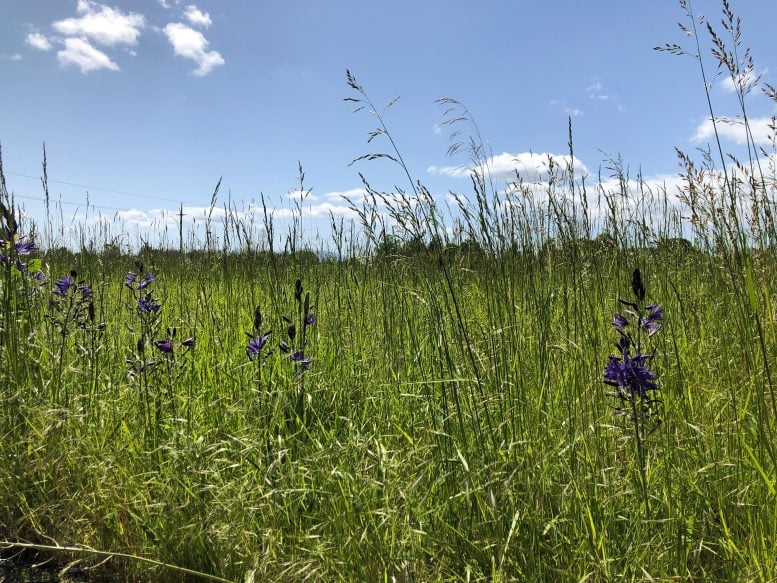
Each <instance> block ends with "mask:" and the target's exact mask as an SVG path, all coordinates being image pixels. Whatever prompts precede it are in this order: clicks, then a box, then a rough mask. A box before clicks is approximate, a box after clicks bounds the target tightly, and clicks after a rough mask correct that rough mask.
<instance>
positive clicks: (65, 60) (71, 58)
mask: <svg viewBox="0 0 777 583" xmlns="http://www.w3.org/2000/svg"><path fill="white" fill-rule="evenodd" d="M57 59H58V60H59V62H60V64H61V65H62V66H65V67H66V66H69V65H74V66H76V67H78V68H79V69H81V72H82V73H90V72H92V71H97V70H99V69H109V70H111V71H118V70H119V66H118V65H117V64H116V63H114V62H113V61H112V60H111V59H110V57H109V56H108V55H106V54H105V53H104V52H102V51H100V50H98V49H96V48H94V47H93V46H92V45H91V44H89V41H87V40H84V39H82V38H66V39H65V48H64V49H63V50H61V51H58V52H57Z"/></svg>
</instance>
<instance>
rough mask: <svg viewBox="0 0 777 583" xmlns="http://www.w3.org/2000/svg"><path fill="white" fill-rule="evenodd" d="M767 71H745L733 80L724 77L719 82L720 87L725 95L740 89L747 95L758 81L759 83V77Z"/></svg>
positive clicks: (729, 77)
mask: <svg viewBox="0 0 777 583" xmlns="http://www.w3.org/2000/svg"><path fill="white" fill-rule="evenodd" d="M768 71H769V70H768V69H764V70H763V71H760V72H758V71H756V70H755V69H746V70H745V71H743V72H742V74H741V75H739V77H737V78H733V77H731V76H730V75H729V76H728V77H724V78H723V80H722V81H721V82H720V87H721V88H722V89H723V91H725V92H726V93H734V91H736V90H737V89H738V88H742V89H743V90H744V92H745V93H747V92H748V91H750V90H751V89H752V88H753V87H755V85H756V84H757V83H758V81H760V79H761V77H762V76H763V75H764V74H766V73H767V72H768Z"/></svg>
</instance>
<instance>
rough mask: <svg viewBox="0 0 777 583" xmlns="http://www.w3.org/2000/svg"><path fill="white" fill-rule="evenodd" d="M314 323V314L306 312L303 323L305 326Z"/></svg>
mask: <svg viewBox="0 0 777 583" xmlns="http://www.w3.org/2000/svg"><path fill="white" fill-rule="evenodd" d="M315 323H316V315H315V314H308V315H307V316H305V325H306V326H312V325H313V324H315Z"/></svg>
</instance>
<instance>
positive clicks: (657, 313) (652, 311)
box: [642, 304, 664, 336]
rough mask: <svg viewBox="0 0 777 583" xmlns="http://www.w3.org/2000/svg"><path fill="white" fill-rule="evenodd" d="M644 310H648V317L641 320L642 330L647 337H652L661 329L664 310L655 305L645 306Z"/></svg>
mask: <svg viewBox="0 0 777 583" xmlns="http://www.w3.org/2000/svg"><path fill="white" fill-rule="evenodd" d="M645 310H648V315H647V316H645V317H644V318H642V330H643V332H646V333H647V335H648V336H653V335H654V334H656V333H657V332H658V331H659V330H660V329H661V324H662V323H663V321H664V309H663V308H662V307H661V306H659V305H657V304H651V305H649V306H645Z"/></svg>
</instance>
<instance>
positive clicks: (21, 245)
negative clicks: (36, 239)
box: [14, 239, 38, 255]
mask: <svg viewBox="0 0 777 583" xmlns="http://www.w3.org/2000/svg"><path fill="white" fill-rule="evenodd" d="M14 248H15V249H16V254H17V255H29V254H30V253H35V251H37V250H38V248H37V247H36V246H35V243H33V242H32V241H23V240H22V239H19V240H18V241H17V242H16V244H14Z"/></svg>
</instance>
